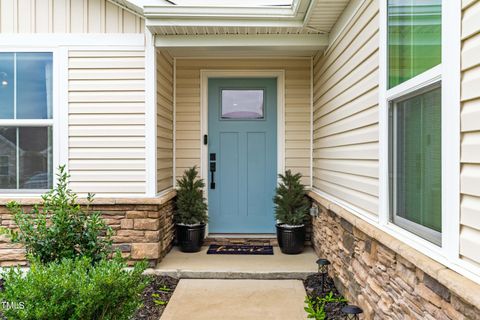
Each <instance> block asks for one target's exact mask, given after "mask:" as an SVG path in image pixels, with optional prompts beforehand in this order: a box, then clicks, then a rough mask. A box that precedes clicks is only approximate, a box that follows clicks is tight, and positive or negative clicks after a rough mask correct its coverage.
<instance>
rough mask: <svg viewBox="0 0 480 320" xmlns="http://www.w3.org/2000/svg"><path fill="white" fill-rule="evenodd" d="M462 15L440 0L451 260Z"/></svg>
mask: <svg viewBox="0 0 480 320" xmlns="http://www.w3.org/2000/svg"><path fill="white" fill-rule="evenodd" d="M461 19H462V8H461V3H460V1H443V3H442V39H443V40H442V70H441V72H442V159H443V161H442V232H443V237H442V247H443V249H444V250H445V255H446V256H447V258H448V259H450V260H452V261H456V260H460V256H459V255H460V163H461V159H460V143H461V128H460V121H461V118H460V110H461V104H460V99H461V98H460V86H461V84H460V77H461V67H460V59H461V40H460V39H461ZM446 147H448V149H447V148H446ZM477 271H478V270H477Z"/></svg>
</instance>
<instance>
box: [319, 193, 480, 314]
mask: <svg viewBox="0 0 480 320" xmlns="http://www.w3.org/2000/svg"><path fill="white" fill-rule="evenodd" d="M322 202H323V201H322ZM317 204H318V205H319V207H320V209H321V210H320V214H319V216H318V217H317V218H314V219H313V222H312V223H313V236H312V242H313V246H314V248H315V251H316V253H317V254H318V256H319V257H325V258H327V259H329V260H330V261H331V262H332V267H331V268H330V273H331V276H332V277H333V278H334V281H335V284H336V286H337V288H338V289H339V291H340V292H341V293H342V294H343V295H344V296H345V297H346V298H347V299H348V300H349V302H351V303H353V304H357V305H359V306H360V307H361V308H362V309H363V310H364V314H363V319H382V320H385V319H398V320H400V319H430V320H459V319H480V309H479V307H480V305H476V306H475V305H474V304H475V303H473V304H472V302H467V301H466V300H464V299H463V297H460V295H463V294H462V293H460V292H459V290H457V291H456V292H457V293H458V294H456V293H454V292H453V291H452V290H450V289H448V288H447V287H446V286H444V285H442V284H441V283H440V282H439V281H437V280H436V279H435V278H434V277H432V276H430V275H429V274H428V273H427V272H426V271H427V270H426V269H425V270H421V269H420V268H418V267H416V264H417V262H414V261H409V260H407V259H406V258H404V257H403V256H402V255H400V254H398V253H397V252H394V251H393V250H391V249H390V248H388V247H387V245H386V244H384V243H380V242H379V241H378V240H377V239H378V238H379V237H378V235H377V236H376V238H377V239H375V238H373V237H372V236H369V235H367V234H366V233H364V232H362V231H361V230H359V229H358V228H356V227H355V226H353V225H352V224H351V223H350V222H349V221H347V220H346V219H344V218H342V217H340V216H339V215H337V214H336V213H335V212H333V211H331V210H329V209H328V208H326V207H325V206H322V205H321V204H320V203H318V202H317ZM323 204H325V202H323ZM412 250H413V249H412ZM418 254H419V253H418ZM424 259H428V258H426V257H425V258H424ZM435 264H436V263H433V262H432V266H435ZM432 269H433V267H432ZM430 273H432V272H430ZM458 277H459V279H460V278H462V277H461V276H460V275H458ZM464 283H465V285H464ZM464 283H455V285H457V286H458V287H460V288H462V287H463V288H464V290H467V291H468V290H470V288H480V286H478V285H476V284H473V283H472V282H471V281H469V280H466V279H465V280H464ZM467 283H469V285H466V284H467ZM477 286H478V287H477ZM478 294H480V292H477V293H476V294H474V293H473V296H475V295H476V296H478ZM471 296H472V295H470V297H471ZM473 299H476V298H475V297H474V298H473Z"/></svg>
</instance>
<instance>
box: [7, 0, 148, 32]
mask: <svg viewBox="0 0 480 320" xmlns="http://www.w3.org/2000/svg"><path fill="white" fill-rule="evenodd" d="M144 28H145V24H144V20H143V18H140V17H138V16H136V15H134V14H132V13H131V12H128V11H126V10H123V9H122V8H120V7H119V6H117V5H115V4H113V3H111V2H109V1H107V0H2V1H0V33H143V30H144Z"/></svg>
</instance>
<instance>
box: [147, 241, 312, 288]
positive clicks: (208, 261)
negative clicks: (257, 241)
mask: <svg viewBox="0 0 480 320" xmlns="http://www.w3.org/2000/svg"><path fill="white" fill-rule="evenodd" d="M207 249H208V247H207V246H205V247H203V248H202V250H201V251H200V252H196V253H183V252H180V250H179V249H178V248H177V247H173V248H172V250H171V251H170V253H168V254H167V255H166V256H165V258H164V259H163V260H162V261H161V262H160V263H159V264H158V265H157V266H156V268H154V269H151V270H150V272H151V273H153V274H161V275H168V276H171V277H175V278H179V279H264V280H266V279H271V280H272V279H273V280H274V279H277V280H278V279H305V278H306V277H307V276H308V275H310V274H312V273H315V272H317V265H316V264H315V261H316V260H317V259H318V258H317V255H316V254H315V252H314V250H313V249H312V248H311V247H306V248H305V251H304V252H303V253H301V254H298V255H286V254H282V253H281V252H280V249H279V248H278V247H274V248H273V250H274V254H273V255H208V254H207V253H206V252H207Z"/></svg>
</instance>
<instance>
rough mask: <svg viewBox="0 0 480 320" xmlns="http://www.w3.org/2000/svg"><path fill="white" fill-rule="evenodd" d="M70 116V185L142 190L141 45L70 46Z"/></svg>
mask: <svg viewBox="0 0 480 320" xmlns="http://www.w3.org/2000/svg"><path fill="white" fill-rule="evenodd" d="M68 116H69V119H68V122H69V123H68V135H69V141H68V147H69V149H68V150H69V152H68V168H69V171H70V174H71V180H70V181H71V184H70V185H71V188H72V189H73V190H74V191H75V192H79V193H86V192H93V193H97V194H102V195H105V194H127V195H129V196H131V195H135V194H137V195H141V194H144V193H145V183H146V169H145V157H146V155H145V52H144V50H138V49H137V50H130V49H128V48H125V49H119V50H108V49H106V50H95V49H89V50H78V49H71V50H69V52H68Z"/></svg>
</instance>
